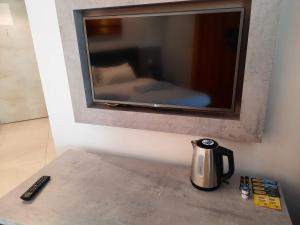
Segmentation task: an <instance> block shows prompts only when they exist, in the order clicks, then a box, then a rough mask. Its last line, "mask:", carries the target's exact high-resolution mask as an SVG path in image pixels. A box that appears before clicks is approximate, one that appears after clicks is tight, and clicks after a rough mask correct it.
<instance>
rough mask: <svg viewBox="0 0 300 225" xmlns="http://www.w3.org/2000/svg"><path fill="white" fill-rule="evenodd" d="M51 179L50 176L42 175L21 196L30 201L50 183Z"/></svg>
mask: <svg viewBox="0 0 300 225" xmlns="http://www.w3.org/2000/svg"><path fill="white" fill-rule="evenodd" d="M49 180H50V176H42V177H41V178H40V179H38V181H37V182H35V183H34V184H33V185H32V186H31V187H30V188H29V189H28V190H27V191H26V192H25V193H24V194H23V195H22V196H21V197H20V198H21V199H23V200H24V201H30V200H31V199H32V198H33V197H34V196H35V195H36V194H37V193H38V192H39V191H40V190H41V189H42V187H44V186H45V185H46V184H47V183H48V181H49Z"/></svg>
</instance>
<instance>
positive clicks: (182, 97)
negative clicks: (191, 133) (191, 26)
mask: <svg viewBox="0 0 300 225" xmlns="http://www.w3.org/2000/svg"><path fill="white" fill-rule="evenodd" d="M141 52H142V54H141ZM153 54H159V49H156V48H147V49H137V48H130V49H122V50H113V51H107V52H101V53H95V54H91V58H90V60H91V65H92V68H91V74H92V80H93V89H94V98H95V100H105V101H107V102H109V101H114V102H115V101H116V102H123V103H124V104H126V103H128V102H130V103H138V104H145V103H146V104H163V105H177V106H185V107H192V108H201V107H207V106H209V104H210V98H209V96H208V95H206V94H204V93H201V92H198V91H194V90H191V89H187V88H183V87H180V86H177V85H174V84H172V83H171V82H168V81H165V80H164V78H163V77H162V73H161V68H160V65H159V62H151V65H147V62H149V59H147V58H148V57H151V56H152V55H153ZM140 55H142V57H141V56H140ZM143 58H144V60H145V62H143V61H142V60H143ZM151 58H154V57H151ZM155 58H158V57H157V56H156V57H155ZM108 62H109V64H108ZM111 62H114V63H113V64H112V63H111Z"/></svg>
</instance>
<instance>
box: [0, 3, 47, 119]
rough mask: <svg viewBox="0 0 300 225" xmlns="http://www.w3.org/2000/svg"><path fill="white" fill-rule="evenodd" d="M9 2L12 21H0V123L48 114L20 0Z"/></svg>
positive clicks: (24, 11)
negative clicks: (11, 23)
mask: <svg viewBox="0 0 300 225" xmlns="http://www.w3.org/2000/svg"><path fill="white" fill-rule="evenodd" d="M0 3H8V5H9V7H10V11H11V14H12V18H13V25H11V26H3V25H0V124H1V123H8V122H14V121H20V120H27V119H32V118H40V117H45V116H47V111H46V107H45V103H44V97H43V92H42V86H41V81H40V76H39V72H38V67H37V63H36V58H35V54H34V49H33V43H32V37H31V33H30V27H29V24H28V17H27V13H26V8H25V3H24V1H23V0H0Z"/></svg>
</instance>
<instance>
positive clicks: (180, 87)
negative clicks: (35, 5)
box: [83, 8, 247, 116]
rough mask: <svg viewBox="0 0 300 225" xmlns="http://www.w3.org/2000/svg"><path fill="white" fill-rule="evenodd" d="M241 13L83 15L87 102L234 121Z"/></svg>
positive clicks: (234, 10)
mask: <svg viewBox="0 0 300 225" xmlns="http://www.w3.org/2000/svg"><path fill="white" fill-rule="evenodd" d="M244 14H245V13H244V8H230V9H215V10H214V9H209V10H187V11H184V10H183V11H175V12H174V11H172V12H154V13H130V12H127V13H121V14H109V15H84V16H83V26H84V31H85V32H84V33H85V37H84V38H85V44H86V50H87V58H88V59H87V60H88V65H89V76H90V85H91V92H92V99H93V102H94V103H95V104H97V105H105V106H109V107H117V108H120V107H121V108H122V107H123V108H124V107H129V108H130V107H133V108H139V109H140V108H144V109H149V108H150V109H153V110H157V109H160V110H166V111H174V112H175V111H181V112H187V113H188V112H193V113H200V114H201V113H202V112H213V113H221V114H222V113H225V114H227V115H230V114H231V115H236V116H238V114H239V104H240V102H241V92H242V91H241V90H242V79H243V71H244V65H245V55H246V54H245V52H246V47H245V46H246V42H247V38H245V37H244V36H245V33H247V31H245V29H246V27H245V26H244V24H245V18H244ZM243 46H244V47H243Z"/></svg>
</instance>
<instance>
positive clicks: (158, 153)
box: [26, 0, 300, 224]
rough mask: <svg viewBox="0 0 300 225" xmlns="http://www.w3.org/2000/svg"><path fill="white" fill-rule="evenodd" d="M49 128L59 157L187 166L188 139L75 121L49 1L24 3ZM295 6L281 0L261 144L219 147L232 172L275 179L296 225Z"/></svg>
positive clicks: (299, 40)
mask: <svg viewBox="0 0 300 225" xmlns="http://www.w3.org/2000/svg"><path fill="white" fill-rule="evenodd" d="M26 5H27V9H28V14H29V18H30V23H31V28H32V33H33V39H34V46H35V50H36V54H37V59H38V65H39V68H40V74H41V79H42V85H43V88H44V92H45V98H46V104H47V108H48V112H49V117H50V122H51V127H52V131H53V136H54V140H55V144H56V146H57V150H58V151H59V153H61V152H63V151H65V150H66V149H68V148H83V149H93V150H99V151H109V152H114V153H120V154H126V155H135V156H138V157H145V158H151V159H155V160H161V161H169V162H174V163H181V164H189V163H190V160H191V156H192V148H191V145H190V140H192V139H194V138H196V137H192V136H187V135H179V134H169V133H159V132H151V131H143V130H133V129H123V128H113V127H104V126H97V125H89V124H79V123H75V122H74V118H73V112H72V105H71V98H70V94H69V87H68V81H67V74H66V68H65V64H64V57H63V49H62V45H61V40H60V33H59V27H58V23H57V17H56V10H55V2H54V0H44V1H39V0H26ZM298 11H300V1H299V0H283V5H282V15H281V20H280V28H279V36H278V42H277V50H276V54H275V63H274V72H273V79H272V83H271V91H270V100H269V110H268V115H267V123H266V125H267V127H266V132H265V136H264V139H263V143H261V144H255V143H237V142H230V141H225V140H219V142H220V143H221V144H222V145H224V146H227V147H229V148H232V149H234V150H235V159H236V167H237V171H238V172H240V173H245V174H249V175H251V174H253V175H263V176H268V177H271V178H275V179H278V180H279V181H280V182H281V185H282V187H283V189H284V193H285V196H286V199H287V202H288V206H289V208H290V212H291V214H292V216H293V218H294V220H295V221H297V222H298V224H300V215H299V213H298V214H297V212H299V211H300V204H299V203H298V201H300V192H299V190H300V179H299V177H300V163H299V162H298V160H299V159H300V148H299V146H300V135H299V127H300V104H299V103H298V102H299V99H300V89H299V87H298V86H299V84H300V76H299V73H300V63H299V58H300V26H299V24H298V23H299V21H300V14H299V13H298Z"/></svg>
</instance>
